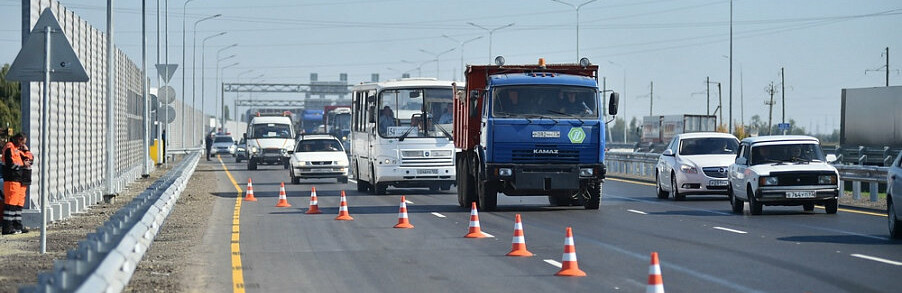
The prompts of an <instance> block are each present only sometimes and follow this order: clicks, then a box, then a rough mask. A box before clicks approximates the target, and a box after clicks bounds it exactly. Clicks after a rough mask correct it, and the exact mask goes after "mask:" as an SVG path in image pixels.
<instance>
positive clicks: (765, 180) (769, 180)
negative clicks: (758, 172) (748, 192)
mask: <svg viewBox="0 0 902 293" xmlns="http://www.w3.org/2000/svg"><path fill="white" fill-rule="evenodd" d="M779 183H780V180H779V179H777V177H772V176H763V177H760V178H758V184H759V185H761V186H774V185H777V184H779Z"/></svg>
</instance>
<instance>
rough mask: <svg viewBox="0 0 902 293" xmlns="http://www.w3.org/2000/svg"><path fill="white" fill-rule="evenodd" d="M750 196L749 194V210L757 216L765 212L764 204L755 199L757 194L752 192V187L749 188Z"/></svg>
mask: <svg viewBox="0 0 902 293" xmlns="http://www.w3.org/2000/svg"><path fill="white" fill-rule="evenodd" d="M748 196H749V211H750V212H751V213H752V215H755V216H757V215H760V214H761V213H763V212H764V204H762V203H760V202H758V200H757V199H755V194H753V193H752V191H751V188H749V192H748Z"/></svg>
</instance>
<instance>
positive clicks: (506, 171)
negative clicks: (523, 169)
mask: <svg viewBox="0 0 902 293" xmlns="http://www.w3.org/2000/svg"><path fill="white" fill-rule="evenodd" d="M513 174H514V171H513V170H511V168H498V176H503V177H508V176H511V175H513Z"/></svg>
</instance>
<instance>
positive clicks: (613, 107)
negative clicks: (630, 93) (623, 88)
mask: <svg viewBox="0 0 902 293" xmlns="http://www.w3.org/2000/svg"><path fill="white" fill-rule="evenodd" d="M618 105H620V94H618V93H611V98H610V99H609V100H608V114H610V115H617V106H618Z"/></svg>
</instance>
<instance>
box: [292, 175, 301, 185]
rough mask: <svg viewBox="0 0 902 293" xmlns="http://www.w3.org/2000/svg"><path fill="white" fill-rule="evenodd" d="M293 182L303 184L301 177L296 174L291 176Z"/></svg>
mask: <svg viewBox="0 0 902 293" xmlns="http://www.w3.org/2000/svg"><path fill="white" fill-rule="evenodd" d="M291 184H301V178H299V177H295V176H294V175H292V176H291Z"/></svg>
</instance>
